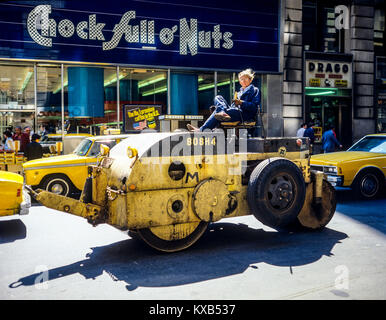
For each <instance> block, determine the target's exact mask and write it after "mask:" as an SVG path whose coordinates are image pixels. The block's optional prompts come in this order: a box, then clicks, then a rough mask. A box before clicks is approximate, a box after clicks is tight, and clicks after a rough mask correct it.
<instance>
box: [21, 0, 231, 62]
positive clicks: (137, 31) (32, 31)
mask: <svg viewBox="0 0 386 320" xmlns="http://www.w3.org/2000/svg"><path fill="white" fill-rule="evenodd" d="M50 14H51V5H38V6H36V7H35V8H34V9H33V10H32V11H31V12H30V13H29V15H28V19H27V30H28V33H29V35H30V37H31V38H32V39H33V40H34V41H35V42H36V43H37V44H39V45H41V46H45V47H52V44H53V43H52V38H55V37H57V36H58V33H59V35H60V36H61V37H64V38H71V37H73V36H74V34H75V33H76V35H77V36H78V37H79V38H80V39H83V40H95V41H102V46H101V47H102V50H104V51H105V50H112V49H114V48H116V47H117V45H118V43H119V42H120V41H121V39H122V38H124V39H125V41H126V42H127V43H137V44H147V45H155V44H156V33H155V23H154V20H146V19H144V20H140V21H139V23H137V24H135V23H134V24H131V22H132V20H134V19H136V12H135V11H127V12H126V13H124V14H123V15H122V17H121V20H120V22H119V23H117V24H115V26H114V28H113V35H112V37H111V39H109V40H106V39H105V35H104V33H103V29H104V27H105V25H106V24H105V23H101V22H97V17H96V14H91V15H89V16H88V20H85V21H80V22H79V23H77V24H76V26H75V24H74V23H73V22H72V21H71V20H69V19H63V20H61V21H59V23H57V22H56V20H55V19H53V18H50ZM189 20H190V21H188V20H187V19H186V18H182V19H179V25H174V26H172V27H171V28H162V29H161V30H160V32H159V34H157V36H158V37H159V41H160V42H161V43H162V44H163V45H171V44H172V43H173V42H174V41H175V38H177V36H175V35H176V32H177V30H179V34H178V39H179V53H180V54H181V55H187V54H188V52H190V54H191V55H192V56H194V55H196V54H197V53H198V48H214V49H221V48H224V49H227V50H229V49H232V48H233V40H232V33H230V32H221V26H220V25H219V24H217V25H214V26H213V30H209V31H208V30H199V29H198V21H197V19H193V18H191V19H189ZM188 49H189V50H188Z"/></svg>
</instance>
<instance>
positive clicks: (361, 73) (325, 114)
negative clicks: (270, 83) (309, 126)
mask: <svg viewBox="0 0 386 320" xmlns="http://www.w3.org/2000/svg"><path fill="white" fill-rule="evenodd" d="M284 5H285V12H286V15H285V27H284V32H285V33H284V37H285V39H284V47H285V51H284V70H283V119H284V135H292V134H293V133H294V132H295V131H294V130H295V128H296V127H299V126H300V124H301V123H302V122H309V121H313V122H315V123H316V125H317V126H319V127H320V128H321V131H320V133H321V132H323V131H324V130H326V129H327V128H328V127H329V125H330V124H334V125H335V127H336V133H337V136H338V139H340V141H341V143H342V144H343V145H344V146H349V145H350V144H351V143H352V142H355V141H357V140H358V139H360V138H361V137H362V136H363V135H365V134H368V133H375V132H385V122H386V118H385V104H384V101H385V100H383V98H384V97H385V91H384V87H383V85H384V84H385V82H384V81H383V80H382V79H384V77H385V73H384V72H385V71H384V57H385V43H384V39H385V11H384V7H385V6H384V5H385V3H384V1H371V0H370V1H360V0H358V1H357V0H354V1H344V0H340V1H316V0H303V1H302V0H286V1H285V4H284Z"/></svg>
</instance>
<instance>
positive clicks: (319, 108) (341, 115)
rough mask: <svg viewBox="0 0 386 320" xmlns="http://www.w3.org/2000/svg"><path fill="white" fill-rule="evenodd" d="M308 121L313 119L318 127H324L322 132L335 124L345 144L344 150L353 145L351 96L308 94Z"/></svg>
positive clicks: (338, 137)
mask: <svg viewBox="0 0 386 320" xmlns="http://www.w3.org/2000/svg"><path fill="white" fill-rule="evenodd" d="M307 106H308V112H307V109H306V119H307V122H309V121H313V122H314V123H315V125H316V126H317V127H321V128H322V133H324V132H326V131H327V130H329V129H330V125H331V124H333V125H335V133H336V136H337V139H338V141H339V142H340V143H341V144H342V145H343V150H345V149H347V148H348V147H349V146H351V142H352V141H351V140H352V129H351V128H352V121H351V98H346V97H335V96H334V97H332V96H306V107H307Z"/></svg>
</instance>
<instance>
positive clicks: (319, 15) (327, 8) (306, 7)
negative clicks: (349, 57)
mask: <svg viewBox="0 0 386 320" xmlns="http://www.w3.org/2000/svg"><path fill="white" fill-rule="evenodd" d="M345 2H346V1H340V2H339V3H338V2H334V1H324V2H322V1H316V0H305V1H303V15H302V16H303V45H304V49H305V50H307V51H308V50H309V51H321V52H344V43H345V39H344V38H345V30H344V29H341V30H337V29H336V28H335V17H336V14H335V6H337V5H342V4H345Z"/></svg>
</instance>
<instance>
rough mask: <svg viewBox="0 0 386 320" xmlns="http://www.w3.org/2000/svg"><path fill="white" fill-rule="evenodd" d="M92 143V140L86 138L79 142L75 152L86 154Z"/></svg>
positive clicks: (78, 154) (80, 154)
mask: <svg viewBox="0 0 386 320" xmlns="http://www.w3.org/2000/svg"><path fill="white" fill-rule="evenodd" d="M91 144H92V141H91V140H89V139H84V140H82V141H81V142H80V143H79V144H78V146H77V147H76V148H75V150H74V152H73V153H74V154H76V155H77V156H85V155H86V154H87V152H88V149H90V146H91Z"/></svg>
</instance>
